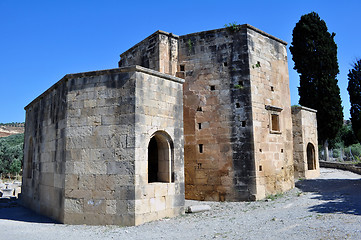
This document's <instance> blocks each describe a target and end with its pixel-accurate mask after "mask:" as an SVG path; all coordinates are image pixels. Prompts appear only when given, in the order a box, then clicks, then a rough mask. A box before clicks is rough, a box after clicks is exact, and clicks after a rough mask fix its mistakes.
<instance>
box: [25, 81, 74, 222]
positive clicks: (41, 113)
mask: <svg viewBox="0 0 361 240" xmlns="http://www.w3.org/2000/svg"><path fill="white" fill-rule="evenodd" d="M67 94H68V89H67V86H66V85H60V86H57V87H53V88H52V89H50V90H49V91H48V92H47V93H46V94H43V95H41V96H40V97H39V99H38V101H34V102H33V103H32V104H29V105H28V106H27V107H26V125H25V141H24V163H23V173H24V174H23V183H22V194H21V201H22V204H24V205H25V206H28V207H29V208H31V209H33V210H34V211H35V212H37V213H41V214H44V215H47V216H49V217H51V218H53V219H56V220H58V221H61V220H62V219H63V217H64V180H65V158H66V131H65V128H66V109H67V101H66V96H67Z"/></svg>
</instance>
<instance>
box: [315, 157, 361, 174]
mask: <svg viewBox="0 0 361 240" xmlns="http://www.w3.org/2000/svg"><path fill="white" fill-rule="evenodd" d="M320 167H324V168H337V169H341V170H347V171H350V172H354V173H357V174H361V167H358V166H356V165H354V164H349V163H340V162H326V161H321V160H320Z"/></svg>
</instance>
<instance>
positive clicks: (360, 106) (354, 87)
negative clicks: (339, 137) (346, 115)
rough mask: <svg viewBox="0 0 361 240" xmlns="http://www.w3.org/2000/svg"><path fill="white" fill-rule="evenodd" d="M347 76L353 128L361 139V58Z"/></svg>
mask: <svg viewBox="0 0 361 240" xmlns="http://www.w3.org/2000/svg"><path fill="white" fill-rule="evenodd" d="M347 76H348V87H347V91H348V94H349V95H350V103H351V109H350V114H351V122H352V128H353V130H354V132H355V135H356V137H357V139H358V140H359V141H361V59H359V60H358V61H356V62H355V63H354V65H353V68H352V69H350V71H349V73H348V75H347Z"/></svg>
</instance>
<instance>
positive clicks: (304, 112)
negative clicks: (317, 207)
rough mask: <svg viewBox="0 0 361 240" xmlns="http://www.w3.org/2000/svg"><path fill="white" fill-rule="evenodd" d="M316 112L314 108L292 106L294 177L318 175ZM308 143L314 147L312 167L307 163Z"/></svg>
mask: <svg viewBox="0 0 361 240" xmlns="http://www.w3.org/2000/svg"><path fill="white" fill-rule="evenodd" d="M316 112H317V111H316V110H313V109H310V108H306V107H302V106H294V107H292V124H293V148H294V152H293V158H294V169H295V178H296V179H297V178H306V179H309V178H316V177H318V176H319V175H320V166H319V160H318V137H317V116H316ZM308 144H312V146H313V147H314V157H315V161H314V163H315V167H314V169H309V167H308V163H307V157H308V156H307V146H308Z"/></svg>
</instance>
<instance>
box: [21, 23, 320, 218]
mask: <svg viewBox="0 0 361 240" xmlns="http://www.w3.org/2000/svg"><path fill="white" fill-rule="evenodd" d="M286 45H287V43H285V42H284V41H282V40H280V39H278V38H276V37H273V36H271V35H269V34H267V33H265V32H263V31H261V30H259V29H257V28H254V27H252V26H250V25H248V24H245V25H240V26H238V27H237V28H223V29H216V30H210V31H205V32H198V33H192V34H187V35H184V36H177V35H174V34H172V33H167V32H163V31H157V32H155V33H154V34H152V35H150V36H149V37H147V38H146V39H144V40H143V41H141V42H140V43H138V44H136V45H135V46H133V47H132V48H130V49H129V50H127V51H126V52H124V53H122V54H121V55H120V56H121V59H120V61H119V62H118V65H119V68H118V69H110V70H104V71H95V72H88V73H80V74H69V75H66V76H65V77H64V78H63V79H62V80H60V81H59V82H58V83H56V84H55V85H54V86H52V87H51V88H50V89H48V90H47V91H46V92H44V93H43V94H42V95H41V96H39V97H38V98H37V99H35V100H34V101H33V102H32V103H30V104H29V105H28V106H27V107H26V108H25V109H26V129H25V145H24V178H23V191H22V192H23V203H24V205H26V206H28V207H30V208H32V209H34V210H35V211H37V212H38V213H42V214H44V215H47V216H49V217H51V218H53V219H56V220H58V221H60V222H64V223H70V224H99V225H103V224H116V225H137V224H141V223H144V222H148V221H152V220H156V219H160V218H163V217H173V216H176V215H179V214H181V213H183V212H184V199H185V198H187V199H195V200H211V201H250V200H251V201H253V200H258V199H262V198H265V197H266V196H267V195H271V194H277V193H281V192H284V191H287V190H289V189H291V188H293V187H294V168H295V169H296V175H297V176H300V174H301V175H302V174H303V175H305V176H306V177H311V176H316V175H315V174H317V169H318V168H319V167H318V161H317V159H318V156H317V126H316V120H315V119H316V115H315V112H312V111H309V110H307V109H306V110H307V111H305V109H301V110H300V111H299V110H298V109H294V110H292V111H293V112H292V113H294V114H293V115H294V117H295V118H294V121H292V117H291V106H290V91H289V79H288V67H287V51H286ZM176 76H177V77H176ZM183 83H184V84H183ZM315 134H316V135H315ZM294 159H296V162H295V163H294ZM305 159H306V160H305ZM306 168H307V170H306Z"/></svg>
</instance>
